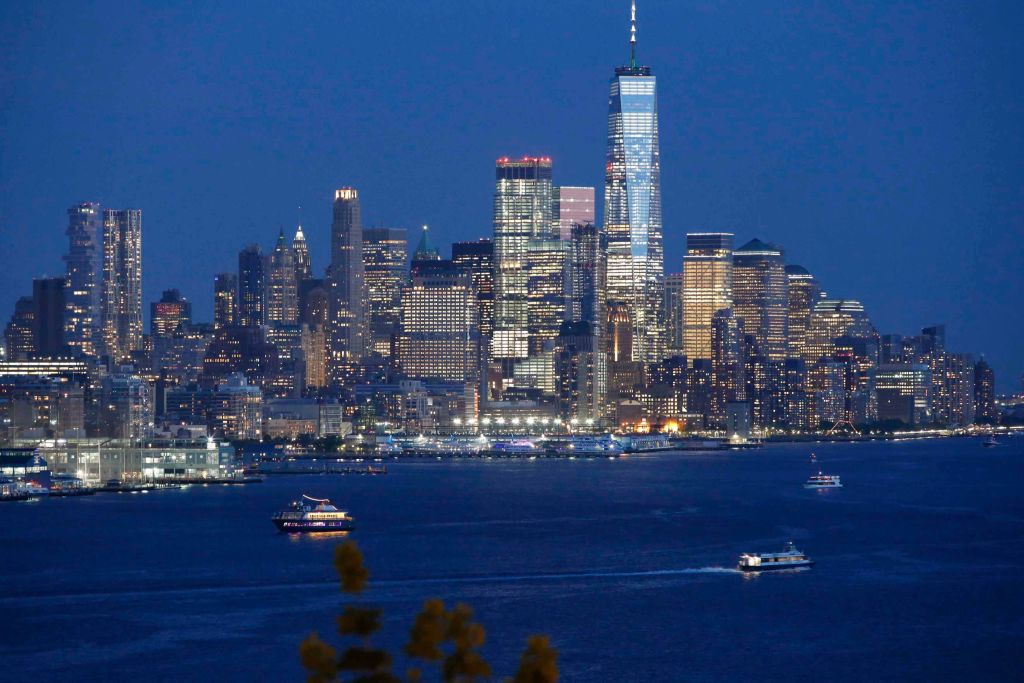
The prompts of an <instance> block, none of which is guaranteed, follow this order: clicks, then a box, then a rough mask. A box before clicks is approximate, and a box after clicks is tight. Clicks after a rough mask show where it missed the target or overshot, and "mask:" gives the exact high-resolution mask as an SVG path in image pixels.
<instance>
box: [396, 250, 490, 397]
mask: <svg viewBox="0 0 1024 683" xmlns="http://www.w3.org/2000/svg"><path fill="white" fill-rule="evenodd" d="M401 317H402V319H401V332H400V334H399V337H398V344H397V347H398V348H397V351H398V360H399V364H400V366H401V368H402V373H403V374H404V375H405V376H406V377H408V378H410V379H438V380H444V381H449V382H464V383H467V384H472V385H474V386H476V385H477V384H478V382H479V379H480V373H479V370H480V336H479V331H478V328H477V310H476V290H475V288H474V287H473V282H472V279H471V278H470V275H469V274H468V273H465V272H464V271H462V270H461V269H460V268H458V267H456V266H455V265H454V264H453V263H452V262H451V261H439V262H437V264H436V265H435V266H432V267H431V268H429V269H424V271H422V272H420V273H414V274H413V275H412V277H411V278H410V282H409V284H407V285H406V286H404V287H403V288H402V309H401Z"/></svg>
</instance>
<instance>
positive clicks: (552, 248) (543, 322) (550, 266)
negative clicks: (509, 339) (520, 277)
mask: <svg viewBox="0 0 1024 683" xmlns="http://www.w3.org/2000/svg"><path fill="white" fill-rule="evenodd" d="M529 252H530V253H529V258H528V260H527V266H526V291H527V329H528V330H529V350H530V355H531V356H534V355H537V354H541V353H545V352H546V351H550V349H551V344H552V342H553V341H554V339H555V337H557V336H558V332H559V330H560V329H561V326H562V322H563V321H564V320H565V319H566V289H567V285H568V277H569V272H568V269H569V257H570V255H571V243H570V242H569V241H563V240H558V239H535V240H530V243H529Z"/></svg>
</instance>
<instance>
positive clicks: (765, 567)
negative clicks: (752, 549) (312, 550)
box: [738, 541, 814, 572]
mask: <svg viewBox="0 0 1024 683" xmlns="http://www.w3.org/2000/svg"><path fill="white" fill-rule="evenodd" d="M813 566H814V560H812V559H811V558H809V557H807V556H806V555H804V554H803V553H802V552H800V551H799V550H797V549H796V546H794V545H793V541H790V542H789V543H788V544H786V549H785V550H783V551H782V552H781V553H743V554H742V555H740V562H739V565H738V569H739V570H740V571H744V572H763V571H769V570H772V569H797V568H799V567H813Z"/></svg>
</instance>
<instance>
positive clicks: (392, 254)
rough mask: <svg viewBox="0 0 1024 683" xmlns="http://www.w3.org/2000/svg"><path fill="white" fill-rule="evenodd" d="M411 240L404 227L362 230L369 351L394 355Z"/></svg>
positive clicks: (386, 355)
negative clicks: (392, 352)
mask: <svg viewBox="0 0 1024 683" xmlns="http://www.w3.org/2000/svg"><path fill="white" fill-rule="evenodd" d="M408 253H409V239H408V237H407V235H406V232H405V228H367V229H366V230H363V272H364V277H365V278H366V291H367V298H366V305H367V326H368V328H369V338H368V340H367V350H368V351H370V352H373V353H377V354H380V355H381V356H384V357H390V356H391V349H392V345H393V342H394V337H395V336H396V335H397V334H398V330H399V324H400V315H401V303H402V285H403V284H404V283H405V279H406V265H407V263H408V260H409V257H408Z"/></svg>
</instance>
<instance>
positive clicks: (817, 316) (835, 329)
mask: <svg viewBox="0 0 1024 683" xmlns="http://www.w3.org/2000/svg"><path fill="white" fill-rule="evenodd" d="M839 337H854V338H857V339H875V338H877V333H876V332H875V328H874V326H873V325H872V324H871V320H870V319H869V318H868V316H867V314H866V313H865V312H864V306H863V305H862V304H861V303H860V302H859V301H854V300H853V299H819V300H818V302H817V303H816V304H815V305H814V310H813V311H812V312H811V317H810V322H809V325H808V329H807V335H806V337H805V339H806V341H805V344H804V349H803V356H804V360H805V361H806V362H807V367H808V368H810V367H811V366H813V364H814V363H816V362H818V361H819V360H821V359H823V358H824V359H831V358H832V357H833V355H834V354H835V340H836V339H838V338H839Z"/></svg>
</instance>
